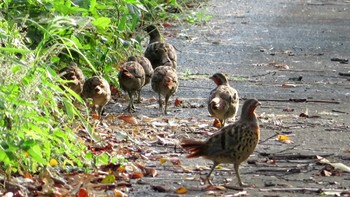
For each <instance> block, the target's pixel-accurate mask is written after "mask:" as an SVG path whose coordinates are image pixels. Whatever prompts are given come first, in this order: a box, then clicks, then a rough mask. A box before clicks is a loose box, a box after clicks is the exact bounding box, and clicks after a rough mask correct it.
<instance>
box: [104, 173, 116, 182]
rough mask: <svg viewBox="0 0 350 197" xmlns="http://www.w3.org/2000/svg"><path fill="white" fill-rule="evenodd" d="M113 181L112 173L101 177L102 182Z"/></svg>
mask: <svg viewBox="0 0 350 197" xmlns="http://www.w3.org/2000/svg"><path fill="white" fill-rule="evenodd" d="M114 182H115V176H114V175H113V174H109V175H107V176H106V177H105V178H103V179H102V183H114Z"/></svg>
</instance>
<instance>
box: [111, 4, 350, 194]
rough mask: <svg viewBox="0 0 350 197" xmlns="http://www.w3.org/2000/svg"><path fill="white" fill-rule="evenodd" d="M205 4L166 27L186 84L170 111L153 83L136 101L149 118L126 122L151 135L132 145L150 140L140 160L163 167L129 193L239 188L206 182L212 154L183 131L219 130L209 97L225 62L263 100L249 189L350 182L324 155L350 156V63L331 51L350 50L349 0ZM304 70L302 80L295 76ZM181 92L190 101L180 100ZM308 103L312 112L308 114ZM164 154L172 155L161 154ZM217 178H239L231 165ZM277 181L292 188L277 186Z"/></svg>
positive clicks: (198, 134) (244, 94) (244, 93)
mask: <svg viewBox="0 0 350 197" xmlns="http://www.w3.org/2000/svg"><path fill="white" fill-rule="evenodd" d="M200 9H203V10H204V11H205V12H206V13H207V14H208V15H212V16H213V18H212V19H211V20H210V21H209V22H208V23H206V24H204V25H200V26H192V25H191V26H190V25H177V26H175V27H169V28H166V29H162V32H163V33H168V34H171V35H175V36H174V37H166V40H167V41H168V42H170V43H172V44H174V45H175V46H176V48H177V49H178V50H179V52H178V58H179V67H178V73H179V76H180V78H181V81H180V87H179V90H178V92H177V94H176V96H175V97H173V98H172V100H171V107H170V110H169V111H170V114H169V115H167V116H162V115H161V113H160V112H159V111H158V109H157V103H156V101H155V99H152V98H153V97H156V95H155V94H154V93H153V92H152V91H151V89H150V87H149V86H147V87H145V89H144V90H143V91H142V95H143V97H144V98H145V100H144V101H143V103H142V104H139V105H137V107H138V111H137V112H136V113H134V114H133V116H135V117H136V119H137V120H138V121H139V123H143V124H145V125H147V126H142V124H141V126H140V125H138V126H129V127H128V126H126V128H130V132H131V133H133V132H134V129H137V131H138V132H141V133H142V132H143V133H147V135H148V136H150V137H149V138H144V139H143V140H139V141H136V142H133V143H130V142H129V144H128V147H129V148H130V149H134V150H136V149H137V150H140V149H142V151H141V155H144V157H140V158H137V159H135V162H141V163H143V164H144V165H145V166H147V167H151V168H155V169H156V170H157V172H158V175H157V176H156V177H145V178H143V179H142V180H133V181H132V187H131V188H130V189H129V190H128V191H127V192H126V193H128V195H130V196H177V194H176V193H175V190H176V189H177V188H180V187H185V188H187V189H188V190H189V191H188V193H186V194H184V195H183V196H209V195H214V196H225V195H226V196H233V195H234V194H237V193H238V192H240V191H236V190H230V189H228V190H223V191H206V190H204V189H203V187H202V186H201V185H200V181H199V176H200V175H202V176H203V175H205V174H206V173H207V172H208V169H209V167H210V165H211V162H210V161H206V160H204V159H201V158H199V159H191V160H188V159H185V155H186V154H185V153H184V152H183V150H181V148H178V147H177V144H178V141H179V140H180V139H182V138H184V137H191V138H195V139H206V138H207V137H208V135H210V134H212V133H214V132H215V131H216V130H217V129H216V128H214V127H212V123H213V118H212V117H209V116H208V112H207V108H206V99H207V97H208V94H209V92H210V90H211V89H213V88H214V83H213V82H212V81H210V80H209V79H208V77H209V76H210V75H212V74H214V73H216V72H223V73H225V74H227V75H228V76H229V77H230V79H231V80H230V84H231V85H232V86H234V87H235V88H236V89H237V90H238V92H239V94H240V97H241V98H242V100H241V104H242V103H243V100H244V99H246V98H253V97H254V98H257V99H258V100H260V101H261V103H262V106H261V107H260V108H258V110H257V114H258V115H259V123H260V125H261V143H260V144H259V145H258V147H257V149H256V152H255V153H254V154H253V155H252V156H251V157H250V158H249V164H247V162H245V163H244V164H243V165H242V166H241V176H242V179H243V181H244V182H247V183H249V184H255V185H256V187H255V188H246V189H245V190H244V192H243V194H245V195H248V196H315V195H319V194H320V193H321V192H322V191H328V190H326V189H335V191H342V190H347V191H350V190H349V189H350V179H349V173H344V172H342V171H341V170H336V171H333V170H332V169H329V170H326V171H327V172H331V173H333V175H335V176H324V172H325V171H324V169H325V167H326V166H325V165H321V164H319V163H318V162H317V159H316V155H323V156H326V157H327V159H328V160H330V161H331V162H339V163H343V164H345V165H348V166H350V153H349V150H350V138H349V134H350V122H349V121H350V114H349V113H350V104H349V103H350V102H349V101H350V81H349V80H350V77H344V76H340V75H339V73H348V72H349V71H350V66H349V64H344V63H340V62H338V61H331V59H332V58H342V59H348V58H350V50H349V49H350V33H349V32H350V14H349V13H350V2H349V1H346V0H332V1H330V0H329V1H328V0H319V1H318V0H277V1H276V0H265V1H259V0H244V1H243V0H242V1H228V0H217V1H210V2H208V5H207V6H205V7H202V8H200ZM287 67H288V69H287ZM186 72H187V74H188V73H191V74H190V75H186V74H185V73H186ZM299 76H301V77H302V79H301V81H295V80H293V79H294V78H298V77H299ZM282 84H294V85H295V86H294V85H293V86H287V87H283V86H282ZM175 98H179V99H180V100H181V101H182V102H183V107H175V106H174V100H175ZM289 99H307V101H308V102H293V101H289ZM126 104H127V103H126V101H123V100H122V99H119V100H118V101H117V102H116V103H111V104H109V105H108V107H107V110H106V111H107V112H110V113H111V114H113V113H121V109H122V108H124V107H125V106H126ZM301 113H306V114H307V115H308V116H309V117H306V118H305V117H299V116H300V114H301ZM145 122H146V123H145ZM115 132H118V130H115ZM276 133H279V134H280V135H285V136H288V137H289V138H290V140H291V141H292V142H293V143H290V144H288V143H283V142H280V141H277V140H276V137H271V136H274V134H276ZM135 135H137V134H135ZM152 136H153V137H152ZM270 137H271V138H270ZM142 158H143V159H142ZM159 158H168V159H169V160H168V161H166V162H165V163H164V164H161V162H160V160H159ZM170 158H175V159H176V158H179V161H180V162H181V165H174V164H173V163H171V162H170V160H171V159H170ZM129 160H132V159H131V158H129ZM175 163H176V162H175ZM327 172H326V173H327ZM212 178H213V182H214V183H215V184H218V185H223V184H226V183H227V184H229V185H231V186H233V185H236V184H237V180H236V177H235V174H234V172H233V166H232V165H222V168H221V169H216V170H215V172H214V173H213V175H212ZM154 188H161V189H164V190H165V191H163V192H159V191H155V190H157V189H154ZM293 188H294V189H295V191H294V192H293ZM298 188H301V189H298ZM161 189H158V190H161ZM278 189H282V190H285V191H273V190H278ZM321 190H322V191H321ZM245 192H246V193H245ZM338 194H339V193H338Z"/></svg>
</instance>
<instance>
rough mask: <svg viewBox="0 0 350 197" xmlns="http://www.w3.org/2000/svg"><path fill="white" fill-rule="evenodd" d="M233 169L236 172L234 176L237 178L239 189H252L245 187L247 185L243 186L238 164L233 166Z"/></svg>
mask: <svg viewBox="0 0 350 197" xmlns="http://www.w3.org/2000/svg"><path fill="white" fill-rule="evenodd" d="M234 169H235V172H236V176H237V180H238V184H239V186H240V187H241V188H243V187H252V185H247V184H244V183H243V182H242V180H241V176H240V175H239V164H234Z"/></svg>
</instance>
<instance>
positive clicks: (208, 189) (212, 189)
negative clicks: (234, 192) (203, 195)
mask: <svg viewBox="0 0 350 197" xmlns="http://www.w3.org/2000/svg"><path fill="white" fill-rule="evenodd" d="M205 190H207V191H218V190H219V191H226V190H227V189H226V187H224V186H221V185H209V186H208V187H206V188H205Z"/></svg>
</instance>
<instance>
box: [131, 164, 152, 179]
mask: <svg viewBox="0 0 350 197" xmlns="http://www.w3.org/2000/svg"><path fill="white" fill-rule="evenodd" d="M135 166H137V167H138V168H139V169H140V170H141V172H142V173H143V175H144V176H151V177H155V176H157V175H158V172H157V170H156V169H155V168H148V167H145V166H142V165H140V164H138V163H135Z"/></svg>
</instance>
